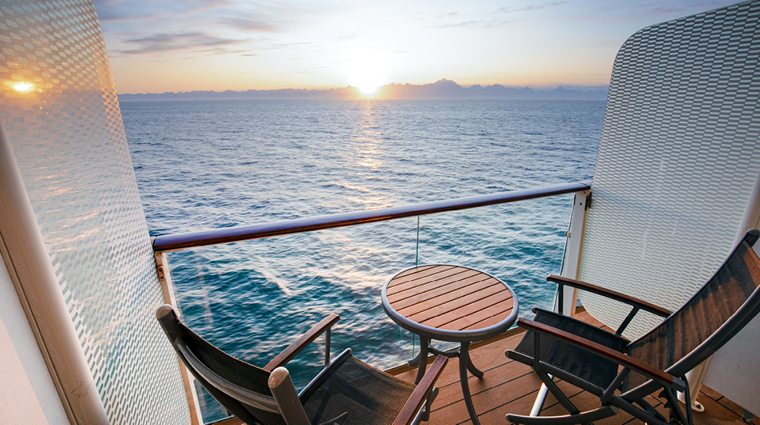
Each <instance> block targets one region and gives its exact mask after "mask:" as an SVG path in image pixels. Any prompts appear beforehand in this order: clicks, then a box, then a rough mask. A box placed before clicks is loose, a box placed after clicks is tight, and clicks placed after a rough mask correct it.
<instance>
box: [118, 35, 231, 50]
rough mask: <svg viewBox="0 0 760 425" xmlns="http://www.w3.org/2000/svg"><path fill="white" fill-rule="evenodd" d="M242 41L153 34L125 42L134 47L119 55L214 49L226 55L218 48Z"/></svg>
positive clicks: (211, 37)
mask: <svg viewBox="0 0 760 425" xmlns="http://www.w3.org/2000/svg"><path fill="white" fill-rule="evenodd" d="M242 41H244V40H235V39H229V38H221V37H216V36H214V35H211V34H208V33H206V32H184V33H164V34H153V35H149V36H146V37H141V38H134V39H130V40H125V41H124V43H126V44H129V45H134V46H135V47H134V48H132V49H126V50H122V51H121V53H126V54H143V53H156V52H168V51H176V50H196V49H199V48H208V47H216V49H214V50H213V51H214V52H218V53H217V54H219V53H228V52H227V51H226V50H223V49H222V50H219V48H221V47H223V46H229V45H233V44H237V43H240V42H242ZM199 50H200V51H202V52H208V51H210V50H209V49H199Z"/></svg>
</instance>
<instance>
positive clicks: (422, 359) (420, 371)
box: [414, 336, 430, 384]
mask: <svg viewBox="0 0 760 425" xmlns="http://www.w3.org/2000/svg"><path fill="white" fill-rule="evenodd" d="M429 342H430V340H429V339H427V338H425V337H422V336H421V337H420V355H419V360H418V361H419V363H420V365H419V367H417V377H416V378H414V383H415V384H419V383H420V381H421V380H422V377H423V376H424V375H425V369H426V368H427V358H428V344H429Z"/></svg>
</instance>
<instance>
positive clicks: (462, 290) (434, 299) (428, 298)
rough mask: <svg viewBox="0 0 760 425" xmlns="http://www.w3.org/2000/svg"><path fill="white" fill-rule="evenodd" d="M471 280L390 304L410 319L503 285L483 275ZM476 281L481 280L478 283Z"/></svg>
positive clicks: (454, 283)
mask: <svg viewBox="0 0 760 425" xmlns="http://www.w3.org/2000/svg"><path fill="white" fill-rule="evenodd" d="M471 279H472V280H473V281H472V282H469V283H468V284H467V285H461V284H460V283H461V282H453V283H451V284H449V285H446V286H443V287H441V288H438V289H437V290H436V291H431V292H427V293H422V294H419V295H417V296H415V297H412V298H407V299H404V300H400V301H396V302H391V303H390V304H391V306H392V307H393V309H394V310H396V311H397V312H399V313H400V314H403V315H404V316H406V317H410V318H411V317H412V316H414V315H415V314H417V313H419V312H422V311H425V310H430V309H431V308H435V307H438V306H439V305H441V304H446V303H449V302H452V301H456V300H458V299H460V298H462V297H466V296H468V295H470V294H474V293H477V292H480V291H483V290H486V289H488V288H489V287H491V286H496V285H499V286H501V287H502V288H503V287H504V285H501V284H500V283H499V281H498V280H496V279H494V278H492V277H490V276H486V275H483V274H480V275H479V276H473V277H472V278H471ZM477 279H481V280H479V281H478V280H477Z"/></svg>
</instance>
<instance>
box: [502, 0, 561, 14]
mask: <svg viewBox="0 0 760 425" xmlns="http://www.w3.org/2000/svg"><path fill="white" fill-rule="evenodd" d="M565 3H567V1H555V2H551V3H540V4H526V5H524V6H521V7H509V6H505V7H501V8H499V10H498V12H500V13H515V12H529V11H532V10H542V9H548V8H550V7H555V6H559V5H562V4H565Z"/></svg>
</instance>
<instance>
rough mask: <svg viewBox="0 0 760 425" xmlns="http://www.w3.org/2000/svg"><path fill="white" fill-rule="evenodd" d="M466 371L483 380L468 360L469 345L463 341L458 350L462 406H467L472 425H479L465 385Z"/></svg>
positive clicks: (481, 375) (468, 387)
mask: <svg viewBox="0 0 760 425" xmlns="http://www.w3.org/2000/svg"><path fill="white" fill-rule="evenodd" d="M468 369H469V371H470V372H472V374H473V375H475V376H477V377H478V378H483V372H481V371H479V370H478V369H476V368H475V366H474V365H473V364H472V360H470V343H469V342H466V341H465V342H462V345H461V348H460V349H459V380H460V381H461V383H462V396H464V404H465V406H467V412H469V413H470V419H471V420H472V425H480V421H478V414H477V413H476V412H475V407H474V406H473V405H472V397H471V396H470V385H469V384H468V383H467V370H468Z"/></svg>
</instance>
